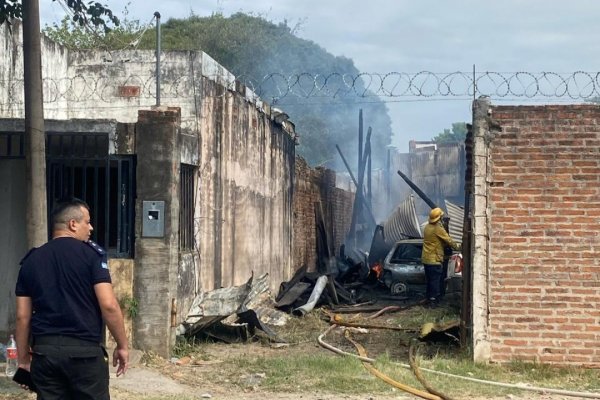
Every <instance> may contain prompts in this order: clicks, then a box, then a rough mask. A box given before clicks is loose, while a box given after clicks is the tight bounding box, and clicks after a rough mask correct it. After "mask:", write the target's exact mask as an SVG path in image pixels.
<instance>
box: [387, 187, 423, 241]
mask: <svg viewBox="0 0 600 400" xmlns="http://www.w3.org/2000/svg"><path fill="white" fill-rule="evenodd" d="M383 233H384V235H385V241H386V242H387V243H388V244H393V243H396V242H397V241H398V240H400V239H406V238H421V237H423V235H422V233H421V229H420V228H419V221H418V219H417V212H416V210H415V199H414V196H413V195H410V196H408V197H407V198H406V199H405V200H404V201H403V202H402V203H400V204H399V205H398V207H396V209H395V210H394V212H393V213H392V214H391V215H390V216H389V217H388V219H387V220H386V221H385V223H384V224H383Z"/></svg>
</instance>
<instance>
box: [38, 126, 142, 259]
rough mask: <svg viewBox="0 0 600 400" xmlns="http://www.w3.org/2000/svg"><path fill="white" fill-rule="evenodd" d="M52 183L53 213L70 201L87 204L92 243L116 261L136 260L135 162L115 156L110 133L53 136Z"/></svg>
mask: <svg viewBox="0 0 600 400" xmlns="http://www.w3.org/2000/svg"><path fill="white" fill-rule="evenodd" d="M46 179H47V186H46V187H47V196H48V209H49V210H52V208H53V207H54V206H55V205H56V202H57V201H59V200H61V199H64V198H68V197H77V198H80V199H82V200H84V201H85V202H87V203H88V205H89V206H90V214H91V219H92V225H93V226H94V231H93V232H92V240H94V241H95V242H97V243H98V244H99V245H100V246H102V247H104V248H105V249H106V250H107V252H108V254H109V255H110V256H112V257H133V239H134V238H133V235H134V230H133V225H134V205H135V204H134V203H135V198H134V197H135V157H134V156H117V155H109V154H108V135H107V134H105V133H54V132H48V133H47V135H46ZM48 214H50V213H48Z"/></svg>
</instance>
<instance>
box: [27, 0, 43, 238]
mask: <svg viewBox="0 0 600 400" xmlns="http://www.w3.org/2000/svg"><path fill="white" fill-rule="evenodd" d="M40 36H41V34H40V6H39V2H38V0H23V62H24V67H25V68H24V69H25V71H24V72H25V74H24V86H25V87H24V89H25V164H26V174H25V176H26V179H27V182H26V185H27V205H26V213H27V215H26V223H27V245H28V247H29V248H31V247H34V246H35V247H37V246H41V245H42V244H44V243H45V242H46V241H47V240H48V220H47V218H48V217H47V211H46V209H47V204H46V135H45V132H44V97H43V86H42V52H41V45H40Z"/></svg>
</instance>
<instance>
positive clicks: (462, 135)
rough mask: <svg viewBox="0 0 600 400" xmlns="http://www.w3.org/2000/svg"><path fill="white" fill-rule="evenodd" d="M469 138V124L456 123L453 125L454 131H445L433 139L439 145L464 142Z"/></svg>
mask: <svg viewBox="0 0 600 400" xmlns="http://www.w3.org/2000/svg"><path fill="white" fill-rule="evenodd" d="M466 138H467V123H466V122H455V123H453V124H452V130H450V129H444V132H441V133H439V134H438V135H437V136H436V137H434V138H433V141H434V142H436V143H437V144H445V143H459V142H464V141H465V139H466Z"/></svg>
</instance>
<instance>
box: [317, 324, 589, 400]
mask: <svg viewBox="0 0 600 400" xmlns="http://www.w3.org/2000/svg"><path fill="white" fill-rule="evenodd" d="M330 317H331V316H330ZM331 323H332V325H331V326H330V327H329V328H327V330H325V332H323V333H322V334H320V335H319V337H318V338H317V341H318V342H319V344H320V345H321V346H322V347H324V348H326V349H327V350H330V351H332V352H334V353H336V354H339V355H343V356H350V357H353V358H356V359H358V360H360V361H362V362H363V365H364V366H365V368H366V367H367V364H374V363H375V359H373V358H369V357H367V356H366V352H365V353H364V354H360V350H359V354H360V355H356V354H353V353H348V352H346V351H343V350H341V349H339V348H337V347H335V346H332V345H330V344H328V343H326V342H325V340H324V337H325V336H327V334H329V332H331V331H332V330H333V329H335V328H336V327H337V326H338V324H337V323H336V322H335V316H334V317H333V318H332V320H331ZM348 325H350V324H348ZM352 326H358V324H352ZM353 343H354V342H353ZM394 364H396V365H398V366H400V367H403V368H407V369H412V370H413V373H415V370H417V371H419V370H420V371H426V372H429V373H432V374H436V375H440V376H446V377H450V378H457V379H462V380H466V381H469V382H474V383H481V384H486V385H492V386H499V387H504V388H509V389H519V390H526V391H531V392H537V393H540V394H558V395H562V396H571V397H582V398H586V399H600V393H591V392H577V391H570V390H563V389H552V388H543V387H537V386H528V385H525V384H512V383H504V382H495V381H489V380H484V379H477V378H470V377H467V376H462V375H455V374H450V373H447V372H440V371H436V370H433V369H429V368H419V367H418V366H416V364H414V365H413V366H411V365H409V364H403V363H394ZM369 367H371V366H370V365H369ZM373 369H374V368H373ZM369 371H370V372H371V370H370V369H369ZM377 372H378V373H379V374H381V375H382V376H381V377H380V376H379V375H376V376H377V377H379V378H380V379H383V376H385V377H386V378H388V379H390V380H391V378H389V377H387V376H386V375H384V374H382V373H380V372H379V371H377ZM417 374H418V373H415V375H416V376H417ZM421 378H422V377H421ZM417 379H419V376H417ZM383 380H384V381H385V382H387V383H390V382H388V381H387V380H385V379H383ZM391 381H393V380H391ZM394 382H395V381H394ZM390 384H391V383H390ZM395 384H398V385H399V386H396V385H395ZM395 384H394V386H395V387H398V388H399V389H402V390H405V389H404V387H406V388H410V389H411V390H414V391H416V392H420V393H424V394H425V395H427V396H434V397H423V396H420V395H419V394H416V393H413V392H412V391H408V390H405V391H407V392H409V393H412V394H414V395H415V396H419V397H422V398H425V399H436V400H442V399H443V398H442V397H440V396H438V395H433V394H431V393H427V392H423V391H421V390H419V389H415V388H412V387H410V386H407V385H404V384H402V383H400V382H395ZM401 386H402V387H401ZM424 386H425V385H424Z"/></svg>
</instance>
